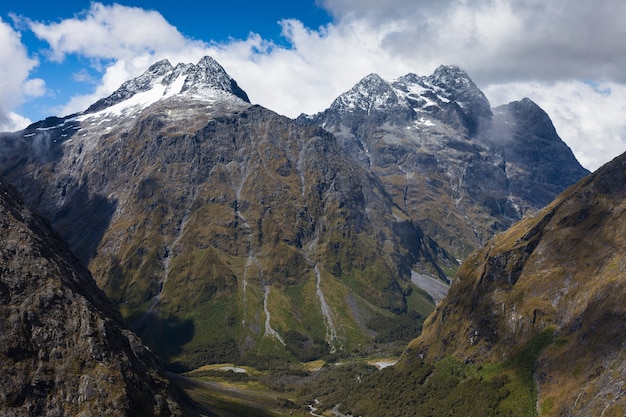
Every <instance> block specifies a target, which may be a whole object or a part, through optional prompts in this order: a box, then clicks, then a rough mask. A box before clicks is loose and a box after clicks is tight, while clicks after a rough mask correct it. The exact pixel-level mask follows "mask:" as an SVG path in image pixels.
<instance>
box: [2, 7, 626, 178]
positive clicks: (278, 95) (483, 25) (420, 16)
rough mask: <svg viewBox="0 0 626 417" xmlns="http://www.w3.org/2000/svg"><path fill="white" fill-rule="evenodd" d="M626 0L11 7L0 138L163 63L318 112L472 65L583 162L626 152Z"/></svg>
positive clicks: (284, 109) (260, 99)
mask: <svg viewBox="0 0 626 417" xmlns="http://www.w3.org/2000/svg"><path fill="white" fill-rule="evenodd" d="M625 21H626V2H624V1H623V0H598V1H596V2H590V1H588V0H554V1H550V2H546V1H545V0H439V1H436V2H435V1H431V0H298V1H264V2H258V1H257V2H252V1H244V0H229V1H220V2H214V1H209V2H204V3H200V2H196V1H193V2H192V1H190V0H178V1H168V2H165V1H150V2H148V1H124V0H120V1H119V2H118V3H112V2H107V1H100V2H88V1H64V2H52V1H47V2H42V1H29V2H24V1H22V2H17V1H10V0H9V1H4V2H2V4H0V74H2V77H0V130H18V129H20V128H23V127H25V126H26V125H27V124H28V123H29V122H32V121H36V120H39V119H42V118H44V117H47V116H50V115H58V116H63V115H67V114H70V113H73V112H78V111H82V110H84V109H85V108H87V107H88V106H89V105H90V104H91V103H93V102H94V101H96V100H97V99H99V98H101V97H104V96H106V95H108V94H110V93H111V92H112V91H114V90H115V89H116V88H117V87H119V85H120V84H121V83H122V82H124V81H126V80H127V79H130V78H132V77H135V76H137V75H139V74H141V73H142V72H143V71H144V70H145V69H146V68H147V67H148V66H149V65H150V64H152V63H153V62H156V61H157V60H160V59H163V58H167V59H169V60H170V61H171V62H172V63H173V64H175V63H177V62H197V61H198V60H199V59H200V58H201V57H202V56H204V55H211V56H213V57H214V58H215V59H216V60H217V61H218V62H220V63H221V64H222V66H224V68H225V69H226V71H227V72H228V73H229V74H230V75H231V76H232V77H233V78H235V80H237V82H238V83H239V85H240V86H241V87H242V88H243V89H244V90H245V91H246V92H247V93H248V95H249V97H250V99H251V100H252V101H253V102H254V103H258V104H261V105H263V106H265V107H268V108H270V109H272V110H274V111H276V112H278V113H281V114H284V115H287V116H290V117H296V116H297V115H298V114H299V113H301V112H304V113H315V112H317V111H321V110H323V109H324V108H326V107H328V105H329V104H330V103H331V102H332V100H333V99H334V98H335V97H336V96H337V95H339V94H341V93H342V92H344V91H346V90H348V89H350V88H351V87H352V86H353V85H354V84H355V83H356V82H358V81H359V80H360V79H361V78H362V77H364V76H366V75H367V74H370V73H374V72H375V73H378V74H380V75H381V76H383V77H384V78H388V79H391V78H397V77H399V76H401V75H404V74H406V73H408V72H414V73H416V74H420V75H427V74H430V73H432V71H433V70H434V69H435V68H436V67H437V66H439V65H440V64H456V65H459V66H461V67H462V68H463V69H465V70H466V71H467V72H468V73H469V75H470V76H471V77H472V79H473V80H474V81H475V82H476V83H477V84H478V86H479V87H480V88H481V89H482V90H483V91H484V92H485V93H486V95H487V97H488V98H489V100H490V101H491V104H492V105H493V106H497V105H500V104H504V103H507V102H509V101H513V100H519V99H521V98H523V97H529V98H531V99H532V100H534V101H535V102H537V103H538V104H539V105H540V106H541V107H542V108H544V110H546V111H547V112H548V114H549V115H550V117H551V118H552V120H553V122H554V124H555V126H556V128H557V131H558V132H559V135H560V136H561V137H562V138H563V140H565V142H566V143H567V144H568V145H569V146H570V147H571V148H572V150H573V151H574V153H575V155H576V156H577V158H578V159H579V160H580V161H581V163H582V164H583V165H584V166H585V167H587V168H589V169H595V168H597V167H598V166H600V165H601V164H602V163H604V162H606V161H608V160H609V159H611V158H612V157H614V156H616V155H618V154H621V153H622V152H624V151H625V150H626V117H625V115H626V71H624V68H626V25H624V22H625Z"/></svg>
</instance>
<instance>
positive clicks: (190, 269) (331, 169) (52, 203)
mask: <svg viewBox="0 0 626 417" xmlns="http://www.w3.org/2000/svg"><path fill="white" fill-rule="evenodd" d="M215 80H218V81H215ZM233 86H236V83H235V82H234V81H233V80H231V79H230V77H228V75H227V74H226V73H225V72H224V71H223V69H222V68H221V67H219V65H218V64H217V63H215V62H214V61H213V60H211V59H210V58H205V59H203V60H202V61H201V62H200V63H199V64H197V65H183V66H180V65H179V66H176V67H172V66H171V65H169V63H167V62H161V63H157V64H155V65H154V66H152V67H151V68H150V69H149V70H148V71H147V72H146V74H144V75H142V76H141V77H139V78H138V79H136V80H131V81H129V82H128V83H125V84H124V85H123V86H122V87H121V88H120V89H119V90H118V91H116V92H115V93H113V94H112V95H111V96H110V97H109V98H106V99H103V100H101V101H100V102H98V103H96V104H94V106H92V107H91V108H90V109H88V110H87V111H86V112H85V113H82V114H78V115H72V116H69V117H67V118H62V119H59V118H50V119H47V120H45V121H42V122H39V123H36V124H34V125H32V126H30V127H29V128H27V129H26V130H25V131H23V132H16V133H14V134H11V135H6V136H4V137H3V138H1V139H2V140H0V148H2V149H3V152H2V154H1V155H0V167H1V169H2V173H3V174H4V175H6V176H7V178H9V179H10V181H11V182H12V183H13V184H14V185H15V186H16V187H18V188H19V189H20V190H21V192H22V193H24V195H25V197H26V198H27V199H28V201H29V202H30V203H32V204H33V205H34V206H36V207H37V208H38V210H40V211H41V212H43V213H44V214H45V215H46V216H48V217H49V218H50V219H51V222H52V223H53V225H54V226H55V228H57V230H59V232H60V233H61V234H62V235H63V236H64V237H65V238H66V239H67V241H68V242H69V243H70V245H71V247H72V248H73V250H74V251H76V253H77V254H78V255H79V257H80V258H81V260H82V261H83V262H84V263H85V264H88V265H89V267H90V269H91V271H92V273H93V275H94V277H95V279H96V281H97V282H98V284H99V285H100V286H101V287H102V288H103V289H104V290H105V292H106V293H107V295H108V296H109V297H110V298H111V299H112V300H113V301H114V302H115V303H116V305H118V306H119V308H120V309H121V311H122V313H123V314H124V316H125V317H127V319H128V320H129V321H130V322H131V323H132V324H133V326H134V329H136V330H137V331H138V332H140V334H141V336H142V337H143V339H144V340H145V341H146V342H147V343H149V344H150V345H151V346H153V347H155V348H156V349H157V351H158V352H159V353H160V354H162V355H163V357H164V358H165V359H166V360H171V361H173V360H177V361H180V362H181V363H182V364H183V366H185V367H189V366H197V365H201V364H205V363H207V362H210V361H216V360H248V361H255V360H257V358H258V357H259V356H261V357H267V356H271V357H277V358H282V359H293V358H297V359H300V360H306V359H311V358H316V357H320V356H322V355H325V354H328V353H331V352H334V351H339V350H344V351H353V350H356V349H362V348H364V346H367V345H369V344H370V341H371V340H373V339H374V338H375V337H376V335H377V332H378V333H380V332H381V330H382V331H383V332H384V331H385V330H386V327H387V326H386V324H387V323H392V322H393V321H394V320H395V315H396V314H403V313H405V312H407V311H409V310H412V311H413V313H415V312H416V311H419V312H421V313H422V314H425V313H427V312H429V311H430V309H431V308H432V301H430V300H429V298H428V296H426V295H424V294H422V293H420V292H419V291H417V287H415V285H414V284H413V283H412V282H411V268H413V269H416V270H419V271H422V272H428V273H429V274H430V275H433V276H440V277H442V279H445V273H444V272H443V270H442V265H444V266H445V265H447V264H451V263H454V262H455V261H454V260H450V259H447V258H446V254H445V251H442V250H440V248H438V246H437V244H436V243H435V242H434V241H432V240H430V239H429V238H428V237H427V236H426V235H425V234H424V233H423V232H422V231H421V230H420V229H419V228H418V227H416V226H415V225H413V224H412V223H411V222H408V221H406V216H404V215H403V214H402V213H401V210H399V209H398V207H396V205H395V204H394V202H393V201H392V200H391V199H390V198H389V196H388V195H387V193H386V192H385V190H384V189H383V188H382V186H381V185H380V183H379V181H378V180H377V179H376V178H375V177H373V176H372V175H371V174H370V173H369V172H368V170H367V169H365V168H364V167H361V166H355V165H354V164H353V162H352V159H351V158H350V157H349V156H348V155H347V154H346V153H345V152H343V151H342V149H341V148H340V147H339V146H338V144H337V141H336V138H335V137H334V136H332V135H331V134H329V133H328V132H326V131H324V130H322V129H320V128H318V127H315V126H300V125H298V124H296V123H294V122H293V121H292V120H290V119H287V118H285V117H281V116H278V115H277V114H275V113H273V112H271V111H269V110H267V109H264V108H262V107H259V106H252V105H251V104H250V103H249V102H248V101H246V100H245V99H246V98H247V97H246V96H245V93H242V92H241V91H239V90H238V89H237V88H234V87H233ZM372 320H376V322H377V323H379V324H378V326H377V327H376V326H373V325H371V323H370V322H372ZM380 323H383V324H382V325H380ZM414 326H415V327H416V326H417V324H415V325H414ZM374 327H375V328H374ZM264 362H266V361H264Z"/></svg>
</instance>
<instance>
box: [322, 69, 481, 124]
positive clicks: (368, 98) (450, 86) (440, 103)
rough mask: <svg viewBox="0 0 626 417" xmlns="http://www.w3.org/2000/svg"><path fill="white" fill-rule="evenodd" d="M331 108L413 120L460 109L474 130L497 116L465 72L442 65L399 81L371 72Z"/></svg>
mask: <svg viewBox="0 0 626 417" xmlns="http://www.w3.org/2000/svg"><path fill="white" fill-rule="evenodd" d="M329 110H330V111H333V112H338V113H340V114H341V113H350V114H371V113H372V112H377V113H378V114H381V115H386V116H384V117H385V118H393V119H395V120H400V119H404V118H405V117H408V120H413V121H419V120H429V119H432V118H441V119H442V120H449V118H448V116H446V114H450V112H457V113H459V114H462V116H460V117H461V119H463V120H465V121H466V122H467V123H468V128H469V129H470V130H473V129H474V128H475V126H476V125H477V124H478V123H479V120H481V119H490V118H492V116H493V114H492V111H491V106H490V104H489V101H488V100H487V98H486V97H485V95H484V94H483V93H482V91H480V89H479V88H478V87H477V86H476V85H475V84H474V82H473V81H472V80H471V79H470V77H469V76H468V75H467V73H466V72H465V71H463V70H461V69H460V68H459V67H456V66H453V65H442V66H440V67H439V68H437V69H436V70H435V72H434V73H433V74H432V75H429V76H419V75H415V74H412V73H409V74H406V75H404V76H402V77H399V78H397V79H395V80H383V79H382V78H381V77H380V76H379V75H377V74H370V75H368V76H366V77H365V78H363V79H362V80H361V81H359V82H358V83H357V84H356V85H355V86H354V87H353V88H352V89H350V90H349V91H347V92H345V93H344V94H342V95H341V96H339V97H338V98H337V99H336V100H335V101H334V102H333V104H332V105H331V107H330V109H329ZM405 120H406V119H405ZM444 122H445V121H444Z"/></svg>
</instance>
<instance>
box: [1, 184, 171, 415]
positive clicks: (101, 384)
mask: <svg viewBox="0 0 626 417" xmlns="http://www.w3.org/2000/svg"><path fill="white" fill-rule="evenodd" d="M0 229H1V230H2V241H0V317H2V319H1V320H0V415H3V416H27V415H28V416H68V415H73V416H79V415H80V416H91V415H111V416H127V415H128V416H130V415H133V416H134V415H145V416H149V415H154V416H170V415H180V410H179V407H178V405H177V403H176V401H175V394H173V392H172V391H171V389H170V385H169V382H168V380H167V379H166V378H165V377H164V374H163V371H162V369H161V367H160V364H159V363H158V361H157V359H156V358H155V357H154V356H153V354H152V353H151V352H150V351H149V350H148V349H147V348H146V347H145V346H143V345H142V343H141V340H139V338H138V337H137V336H136V335H135V334H133V333H132V332H131V331H129V330H128V328H127V327H126V326H125V324H124V323H123V321H122V319H121V316H120V315H119V313H118V312H117V310H116V309H115V307H114V306H113V305H112V304H111V303H110V302H109V301H108V300H107V298H106V296H105V295H104V293H103V292H102V291H101V290H100V289H99V288H98V287H97V285H96V283H95V281H94V280H93V278H92V277H91V275H90V273H89V271H88V270H87V269H86V268H85V267H83V266H82V265H81V264H80V262H79V261H78V260H77V259H76V258H75V257H74V256H73V255H72V254H71V252H70V250H69V248H68V247H67V245H66V244H65V243H64V242H63V241H62V240H61V238H60V237H59V236H58V234H57V233H56V232H55V231H53V230H52V228H51V227H50V226H49V225H48V223H47V222H46V221H45V220H43V219H42V218H41V217H39V216H37V215H36V214H33V213H32V212H31V211H29V210H28V209H27V208H25V207H24V205H23V203H22V202H21V201H20V200H19V198H18V197H17V196H16V194H15V192H14V191H13V189H11V188H9V187H7V186H5V184H4V182H2V181H0Z"/></svg>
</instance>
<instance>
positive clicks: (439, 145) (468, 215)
mask: <svg viewBox="0 0 626 417" xmlns="http://www.w3.org/2000/svg"><path fill="white" fill-rule="evenodd" d="M298 121H299V123H302V124H316V125H320V126H323V127H324V128H325V129H327V130H328V131H330V132H332V133H333V134H335V135H336V136H337V138H338V139H339V141H340V143H341V145H342V147H343V148H344V149H345V150H346V151H347V152H348V153H350V154H351V155H353V156H354V157H355V158H356V159H357V160H358V161H360V163H361V164H363V166H365V167H367V168H368V169H370V170H371V171H372V172H373V173H374V174H375V175H377V176H378V177H379V178H380V180H381V182H382V183H383V185H384V187H385V189H386V190H387V192H389V194H390V195H391V196H392V197H393V199H394V201H395V202H396V204H397V205H398V206H399V207H401V208H402V209H403V210H404V212H405V214H407V215H408V216H409V218H410V219H411V220H412V221H414V222H415V223H416V224H418V225H419V226H420V227H421V228H422V229H423V230H424V231H425V232H426V233H427V234H429V235H430V236H431V237H432V238H434V239H435V240H436V241H438V242H439V243H440V244H441V245H442V246H443V247H444V248H446V249H447V250H449V251H451V252H452V253H454V254H455V255H456V256H457V257H460V258H463V257H464V256H466V255H467V254H468V253H469V251H471V250H472V249H474V248H476V247H478V246H480V245H481V244H482V243H483V242H484V241H486V240H487V239H489V238H490V237H492V236H493V235H494V234H495V233H497V232H499V231H502V230H504V229H506V228H507V227H508V226H510V225H511V224H512V223H513V222H514V221H516V220H519V219H520V218H521V217H522V216H523V215H524V214H525V213H527V212H529V211H534V210H536V209H538V208H541V207H543V206H545V205H546V204H548V203H549V202H550V201H552V199H554V198H555V197H556V196H557V195H558V194H559V193H560V192H561V191H563V190H564V189H565V188H566V187H567V186H569V185H571V184H573V183H574V182H576V181H577V180H579V179H580V178H582V177H583V176H585V175H587V174H588V173H589V172H588V171H587V170H585V169H584V168H582V167H581V166H580V164H579V163H578V162H577V161H576V159H575V158H574V156H573V154H572V152H571V150H570V149H569V148H568V147H567V146H566V145H565V143H563V142H562V141H561V139H560V138H559V137H558V135H557V134H556V132H555V130H554V127H553V126H552V123H551V122H550V119H549V118H548V116H547V115H546V114H545V113H544V112H543V111H542V110H541V109H540V108H539V107H538V106H537V105H535V104H534V103H532V102H531V101H530V100H528V99H524V100H522V101H520V102H514V103H511V104H509V105H507V106H502V107H499V108H497V109H495V110H493V111H492V110H491V107H490V105H489V102H488V101H487V99H486V97H485V96H484V94H483V93H482V92H481V91H480V90H479V89H478V87H477V86H476V85H475V84H474V83H473V82H472V80H471V79H470V78H469V76H468V75H467V74H466V73H465V72H464V71H462V70H460V69H459V68H457V67H454V66H442V67H439V68H438V69H437V70H436V71H435V72H434V73H433V74H432V75H430V76H427V77H420V76H417V75H415V74H407V75H405V76H403V77H400V78H398V79H397V80H393V81H384V80H382V79H381V78H380V77H379V76H377V75H375V74H373V75H369V76H367V77H365V78H364V79H363V80H362V81H361V82H359V83H358V84H357V85H356V86H355V87H354V88H352V89H351V90H350V91H348V92H346V93H345V94H343V95H341V96H340V97H338V98H337V99H336V100H335V101H334V102H333V103H332V105H331V106H330V108H329V109H327V110H325V111H324V112H322V113H319V114H317V115H314V116H300V117H299V119H298Z"/></svg>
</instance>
